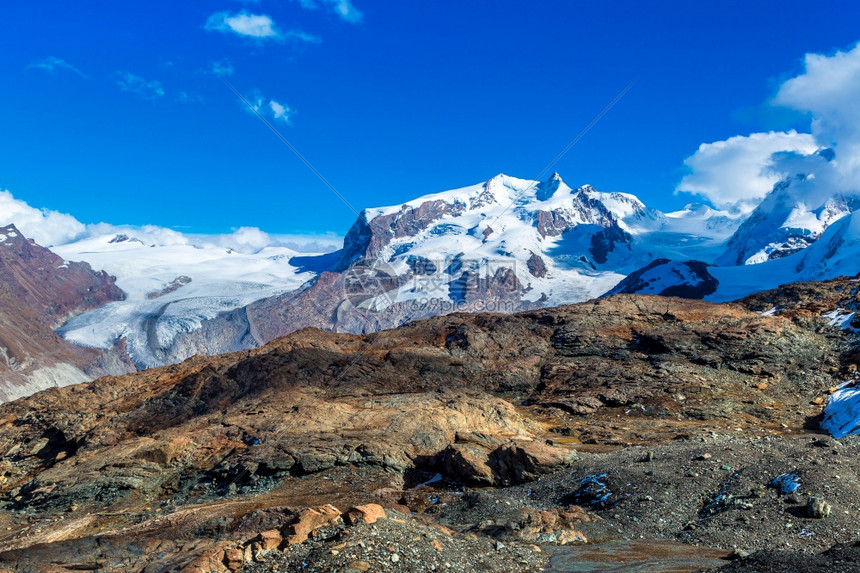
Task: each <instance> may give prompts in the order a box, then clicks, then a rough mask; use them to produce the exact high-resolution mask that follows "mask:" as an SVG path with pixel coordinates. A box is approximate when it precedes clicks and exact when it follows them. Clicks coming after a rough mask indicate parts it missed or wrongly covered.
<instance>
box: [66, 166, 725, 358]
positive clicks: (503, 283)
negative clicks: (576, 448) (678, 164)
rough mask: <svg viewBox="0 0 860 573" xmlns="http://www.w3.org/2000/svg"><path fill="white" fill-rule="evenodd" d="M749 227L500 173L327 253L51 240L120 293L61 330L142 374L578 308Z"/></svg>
mask: <svg viewBox="0 0 860 573" xmlns="http://www.w3.org/2000/svg"><path fill="white" fill-rule="evenodd" d="M739 223H740V221H739V220H737V219H735V218H732V217H730V216H728V215H726V214H724V213H721V212H718V211H715V210H713V209H711V208H708V207H705V206H701V205H690V206H688V207H686V208H685V209H683V210H680V211H677V212H673V213H661V212H659V211H656V210H653V209H648V208H647V207H646V206H645V205H644V204H643V203H642V202H641V201H640V200H639V199H638V198H636V197H635V196H633V195H629V194H625V193H604V192H600V191H597V190H596V189H594V188H592V187H590V186H587V185H586V186H582V187H578V188H576V189H573V188H571V187H570V186H568V185H567V184H566V183H565V182H564V181H563V180H562V178H561V177H560V176H559V175H558V174H554V175H553V176H552V177H550V178H549V179H547V180H546V181H531V180H525V179H518V178H514V177H509V176H506V175H501V174H500V175H497V176H495V177H493V178H491V179H490V180H488V181H485V182H483V183H479V184H477V185H471V186H468V187H464V188H460V189H454V190H450V191H445V192H442V193H436V194H432V195H427V196H423V197H419V198H417V199H414V200H411V201H409V202H407V203H404V204H402V205H396V206H390V207H380V208H373V209H367V210H365V211H364V212H363V213H362V215H361V216H360V217H359V218H358V220H357V221H356V223H355V224H354V225H353V227H352V228H351V229H350V230H349V232H348V233H347V235H346V237H345V239H344V243H343V248H342V249H341V250H340V251H337V252H335V253H329V254H325V255H307V254H299V253H296V252H295V251H292V250H290V249H287V248H285V247H268V248H263V249H249V250H248V251H249V252H238V251H235V250H233V249H230V248H227V247H224V246H220V245H219V244H213V243H212V242H206V241H194V240H191V239H189V238H188V237H186V236H184V235H181V234H178V233H173V232H163V231H164V230H160V231H161V232H154V231H148V230H145V229H129V230H124V231H123V232H121V233H117V232H116V230H115V229H114V230H112V231H111V232H109V233H105V234H101V235H92V234H90V235H88V236H87V237H86V238H84V239H81V240H77V241H71V242H69V243H66V244H63V245H59V246H55V247H53V250H54V252H56V253H57V254H59V255H60V256H62V257H63V258H65V259H67V260H84V261H87V262H88V263H90V264H91V265H92V266H93V267H94V268H99V269H105V270H106V271H107V272H109V273H110V274H112V275H114V276H116V277H117V285H118V286H119V287H120V288H122V289H123V291H124V292H125V293H126V296H125V299H124V300H122V301H118V302H114V303H111V304H108V305H106V306H104V307H102V308H99V309H97V310H94V311H92V312H89V313H87V314H84V315H82V316H78V317H75V318H74V319H72V320H70V321H69V322H68V323H67V324H65V325H63V326H62V328H61V329H60V330H59V331H58V332H59V333H60V334H61V335H62V336H63V337H64V338H65V339H66V340H68V341H70V342H74V343H76V344H79V345H83V346H87V347H93V348H100V349H106V348H112V347H114V345H115V344H116V343H117V342H118V341H124V343H125V346H126V348H127V351H128V355H129V357H130V359H131V360H132V361H133V362H134V364H135V365H137V366H138V367H139V368H144V367H150V366H156V365H160V364H165V363H171V362H176V361H179V360H182V359H184V358H187V357H189V356H191V355H193V354H197V353H207V354H212V353H216V352H226V351H230V350H238V349H242V348H248V347H252V346H256V345H258V344H262V343H265V342H268V341H269V340H271V339H272V338H274V337H276V336H279V335H282V334H286V333H288V332H291V331H293V330H296V329H298V328H301V327H303V326H318V327H322V328H330V329H337V330H346V331H356V332H358V331H366V330H376V329H379V328H385V327H389V326H395V325H399V324H403V323H404V322H407V321H409V320H413V319H416V318H422V317H426V316H431V315H434V314H439V313H440V312H451V311H454V310H466V311H470V310H471V311H479V310H499V311H503V312H512V311H515V310H520V309H526V308H534V307H540V306H549V305H556V304H565V303H571V302H578V301H582V300H587V299H589V298H593V297H595V296H598V295H600V294H602V293H603V292H606V291H607V290H609V289H610V288H611V287H613V286H614V285H615V284H616V283H618V282H619V281H620V280H621V279H622V278H624V275H626V274H627V273H629V272H631V271H633V270H634V269H636V268H639V267H641V266H642V265H644V264H646V263H648V262H650V261H651V260H653V259H654V258H657V257H674V256H677V254H678V253H680V252H684V251H689V252H694V253H696V255H697V256H698V255H711V256H712V255H714V254H715V253H716V252H717V251H718V249H719V248H720V245H721V244H722V242H723V241H724V240H725V238H726V237H727V236H728V235H729V234H731V232H732V231H733V230H734V229H735V228H736V227H737V225H738V224H739ZM156 231H158V230H156ZM320 273H322V274H320ZM368 279H370V282H368Z"/></svg>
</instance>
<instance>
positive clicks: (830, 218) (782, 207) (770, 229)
mask: <svg viewBox="0 0 860 573" xmlns="http://www.w3.org/2000/svg"><path fill="white" fill-rule="evenodd" d="M834 157H835V154H834V153H833V152H832V150H829V149H825V150H822V151H819V152H818V153H816V154H813V155H812V156H810V157H808V158H806V161H807V162H808V163H810V164H812V165H811V166H810V167H808V168H809V169H812V168H813V167H816V166H817V167H820V165H816V164H826V162H830V161H833V159H834ZM804 167H806V166H804ZM820 186H821V185H820V183H819V181H818V180H817V178H816V177H815V173H814V171H812V170H810V171H809V172H808V173H807V172H803V173H798V174H797V175H794V176H793V177H789V178H787V179H784V180H782V181H780V182H778V183H777V184H776V185H775V186H774V188H773V190H772V191H771V192H770V193H769V194H768V195H767V196H766V197H765V198H764V199H763V200H762V201H761V203H759V205H758V206H757V207H756V208H755V210H754V211H753V212H752V213H751V214H750V216H749V217H748V218H747V219H746V221H744V223H743V225H741V226H740V228H739V229H738V230H737V232H736V233H735V234H734V235H733V236H732V237H731V238H730V239H729V241H728V243H727V244H726V250H725V252H724V253H723V254H722V255H721V256H720V257H718V258H717V259H716V261H715V263H716V264H718V265H721V266H734V265H751V264H757V263H762V262H764V261H768V260H772V259H778V258H781V257H785V256H788V255H790V254H792V253H796V252H798V251H800V250H803V249H805V248H806V247H808V246H809V245H811V244H812V243H814V242H815V241H816V240H818V238H819V237H821V234H822V233H824V231H825V230H826V229H827V228H828V227H829V226H830V225H832V224H833V223H834V222H835V221H838V220H839V219H841V218H842V217H844V216H846V215H848V214H849V213H851V212H853V211H854V210H856V209H857V208H858V207H860V198H858V197H857V196H854V195H845V194H841V193H822V191H821V190H820V189H819V187H820Z"/></svg>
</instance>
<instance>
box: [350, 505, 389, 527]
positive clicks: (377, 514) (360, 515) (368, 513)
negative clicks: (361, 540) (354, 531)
mask: <svg viewBox="0 0 860 573" xmlns="http://www.w3.org/2000/svg"><path fill="white" fill-rule="evenodd" d="M385 517H387V516H386V515H385V510H384V509H383V508H382V506H381V505H378V504H375V503H368V504H365V505H357V506H355V507H353V508H352V509H350V510H349V511H347V512H346V513H345V514H344V519H345V520H346V522H347V523H348V524H349V525H355V524H357V523H366V524H368V525H370V524H371V523H376V520H377V519H380V518H385Z"/></svg>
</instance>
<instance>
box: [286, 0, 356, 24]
mask: <svg viewBox="0 0 860 573" xmlns="http://www.w3.org/2000/svg"><path fill="white" fill-rule="evenodd" d="M297 1H298V3H299V5H301V7H302V8H305V9H306V10H316V9H318V8H320V7H322V6H325V7H326V8H327V9H328V10H329V11H330V12H333V13H334V14H337V15H338V16H339V17H340V18H341V19H343V20H345V21H346V22H349V23H350V24H358V23H359V22H361V21H362V19H363V18H364V14H362V13H361V11H360V10H359V9H358V8H356V7H355V6H353V5H352V2H350V0H297Z"/></svg>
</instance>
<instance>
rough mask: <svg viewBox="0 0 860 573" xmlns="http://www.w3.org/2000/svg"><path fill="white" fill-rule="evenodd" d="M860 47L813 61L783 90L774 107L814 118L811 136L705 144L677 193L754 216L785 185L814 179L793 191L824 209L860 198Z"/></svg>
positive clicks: (781, 135) (742, 138)
mask: <svg viewBox="0 0 860 573" xmlns="http://www.w3.org/2000/svg"><path fill="white" fill-rule="evenodd" d="M857 102H860V44H857V45H855V46H854V47H853V48H851V49H850V50H847V51H837V52H835V53H833V54H831V55H823V54H807V55H806V56H805V57H804V70H803V72H802V73H800V74H798V75H797V76H795V77H793V78H790V79H788V80H786V81H785V82H783V83H782V85H780V87H779V89H778V91H777V94H776V96H775V97H774V98H773V100H772V101H771V102H770V103H771V104H772V105H775V106H781V107H786V108H790V109H793V110H796V111H799V112H802V113H804V114H807V115H808V116H809V118H810V132H811V133H796V132H794V131H789V132H769V133H753V134H751V135H747V136H742V135H739V136H735V137H731V138H729V139H727V140H724V141H716V142H713V143H705V144H702V145H701V146H699V149H698V150H697V151H696V152H695V153H694V154H693V155H691V156H690V157H688V158H687V159H686V160H685V161H684V163H685V165H686V166H687V167H688V168H689V173H688V174H687V175H686V176H685V177H684V178H683V179H682V180H681V182H680V183H679V184H678V186H677V188H676V192H684V193H693V194H696V195H700V196H702V197H704V198H705V199H707V200H709V201H710V202H711V203H713V204H714V205H715V206H717V207H723V208H729V209H737V210H741V211H749V210H751V209H753V208H754V207H755V206H756V205H757V204H758V203H759V202H760V201H761V199H762V198H763V197H764V196H765V195H766V194H767V193H768V192H769V191H770V190H771V189H772V188H773V185H774V184H775V183H776V182H777V181H779V180H782V179H785V178H787V177H791V176H794V175H797V174H803V175H807V176H809V177H808V178H807V179H806V180H805V181H803V182H802V184H797V185H793V186H792V188H791V189H790V190H789V192H790V193H792V194H793V198H794V199H795V200H797V201H802V202H806V203H807V204H808V205H812V206H815V205H819V204H821V203H823V202H824V201H826V200H827V198H829V197H833V196H834V195H843V196H860V106H858V104H857Z"/></svg>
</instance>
